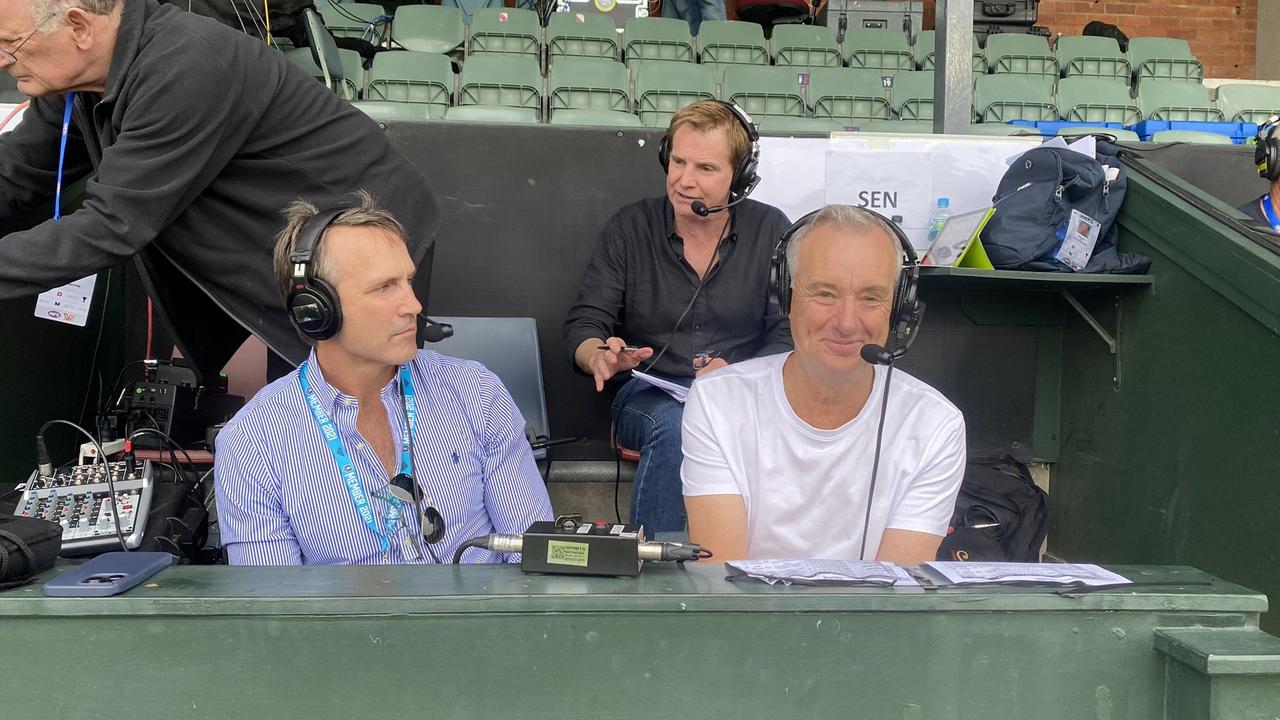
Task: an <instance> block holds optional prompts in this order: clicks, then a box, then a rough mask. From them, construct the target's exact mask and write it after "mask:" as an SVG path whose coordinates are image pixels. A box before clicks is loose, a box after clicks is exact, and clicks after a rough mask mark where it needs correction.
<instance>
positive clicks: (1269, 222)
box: [1238, 118, 1280, 233]
mask: <svg viewBox="0 0 1280 720" xmlns="http://www.w3.org/2000/svg"><path fill="white" fill-rule="evenodd" d="M1277 130H1280V120H1278V119H1277V118H1271V119H1270V120H1268V121H1267V122H1265V123H1263V124H1262V127H1260V128H1258V137H1257V138H1256V142H1257V145H1256V146H1255V147H1254V150H1253V161H1254V162H1255V163H1256V164H1257V166H1258V174H1259V175H1261V176H1262V178H1263V179H1264V180H1270V181H1271V188H1270V189H1269V190H1268V191H1267V192H1266V193H1265V194H1263V195H1262V196H1261V197H1259V198H1257V199H1254V200H1250V201H1249V202H1247V203H1245V204H1243V205H1241V206H1240V207H1239V208H1238V209H1239V210H1240V212H1242V213H1244V214H1245V215H1248V216H1249V217H1251V218H1253V219H1255V220H1257V221H1258V222H1260V223H1262V224H1264V225H1266V226H1268V227H1270V228H1271V229H1272V230H1274V231H1276V232H1277V233H1280V210H1278V209H1277V208H1280V133H1278V132H1277Z"/></svg>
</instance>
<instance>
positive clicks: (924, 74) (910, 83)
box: [893, 70, 934, 120]
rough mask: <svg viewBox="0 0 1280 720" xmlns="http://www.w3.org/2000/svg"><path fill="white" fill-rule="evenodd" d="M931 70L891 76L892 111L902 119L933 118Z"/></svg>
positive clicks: (932, 80)
mask: <svg viewBox="0 0 1280 720" xmlns="http://www.w3.org/2000/svg"><path fill="white" fill-rule="evenodd" d="M933 83H934V79H933V71H932V70H913V71H910V72H900V73H898V74H897V75H894V76H893V111H894V112H895V113H897V114H898V117H899V118H901V119H903V120H933Z"/></svg>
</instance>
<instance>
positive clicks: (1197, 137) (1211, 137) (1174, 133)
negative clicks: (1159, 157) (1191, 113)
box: [1151, 130, 1234, 145]
mask: <svg viewBox="0 0 1280 720" xmlns="http://www.w3.org/2000/svg"><path fill="white" fill-rule="evenodd" d="M1151 142H1155V143H1170V142H1184V143H1198V144H1201V145H1232V144H1234V143H1232V142H1231V138H1229V137H1227V136H1226V135H1219V134H1218V133H1211V132H1197V131H1195V130H1161V131H1160V132H1158V133H1155V134H1154V135H1152V136H1151Z"/></svg>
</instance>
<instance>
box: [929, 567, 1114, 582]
mask: <svg viewBox="0 0 1280 720" xmlns="http://www.w3.org/2000/svg"><path fill="white" fill-rule="evenodd" d="M925 565H926V566H927V567H929V568H931V569H933V570H934V571H936V572H938V573H941V574H942V576H943V577H945V578H946V579H947V580H949V581H951V582H952V583H954V584H956V585H999V584H1005V583H1007V584H1010V585H1086V586H1091V587H1092V586H1100V585H1127V584H1130V583H1131V582H1132V581H1131V580H1129V579H1127V578H1125V577H1123V576H1120V575H1117V574H1115V573H1113V572H1111V571H1110V570H1103V569H1102V568H1100V567H1098V566H1097V565H1080V564H1071V563H983V562H927V563H925Z"/></svg>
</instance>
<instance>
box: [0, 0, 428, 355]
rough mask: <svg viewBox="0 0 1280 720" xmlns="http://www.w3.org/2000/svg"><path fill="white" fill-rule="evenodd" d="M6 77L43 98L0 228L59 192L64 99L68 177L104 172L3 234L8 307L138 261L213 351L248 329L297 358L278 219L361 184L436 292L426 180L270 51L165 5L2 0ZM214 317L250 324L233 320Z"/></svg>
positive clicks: (29, 123)
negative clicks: (64, 205)
mask: <svg viewBox="0 0 1280 720" xmlns="http://www.w3.org/2000/svg"><path fill="white" fill-rule="evenodd" d="M0 69H4V70H5V71H7V72H8V73H9V74H10V75H12V76H13V77H14V78H16V79H17V81H18V89H19V90H20V91H22V92H23V93H25V94H27V95H30V96H32V98H33V100H32V103H31V106H30V108H29V109H28V110H27V112H26V114H25V116H24V117H23V120H22V123H21V124H20V125H19V126H18V127H17V128H16V129H15V130H14V131H13V132H11V133H8V134H6V135H3V136H0V219H4V218H6V217H20V216H23V215H29V214H30V213H32V212H34V211H35V209H36V208H38V207H40V206H41V205H43V204H45V203H47V202H48V201H49V200H50V199H51V198H52V197H53V196H54V191H55V185H56V184H57V181H58V177H59V162H60V160H59V145H60V141H61V140H62V139H63V138H62V134H63V118H64V114H63V113H64V108H65V107H66V104H67V103H68V102H70V103H71V104H72V110H71V113H70V120H71V122H70V128H69V135H70V137H69V138H67V141H66V157H65V160H63V161H61V162H62V173H61V174H62V176H64V177H65V178H67V180H66V181H69V180H70V179H74V178H76V177H79V176H83V175H87V174H91V178H90V180H89V182H88V184H87V186H86V193H85V198H84V203H83V206H82V207H81V208H80V209H78V210H76V211H75V212H72V213H69V214H67V215H65V216H63V217H62V218H61V219H60V220H58V221H52V220H49V221H45V222H42V223H40V224H38V225H36V226H35V227H32V228H30V229H28V230H24V231H21V232H14V233H11V234H9V235H7V236H5V237H3V238H0V299H3V298H12V297H18V296H22V295H34V294H36V293H39V292H41V291H43V290H46V289H49V288H51V287H56V286H58V285H61V284H63V283H66V282H68V281H71V280H74V279H76V278H79V277H82V276H84V275H88V274H92V273H94V272H96V271H98V270H102V269H105V268H108V267H112V266H114V265H117V264H119V263H120V262H121V261H124V260H127V259H129V258H132V257H135V256H137V257H139V259H140V261H141V262H140V265H141V269H142V270H143V273H144V277H146V278H147V279H148V280H149V281H150V285H151V288H152V289H153V290H155V291H157V292H158V293H159V294H160V295H161V297H162V298H163V299H167V300H169V302H168V303H167V304H168V305H169V307H170V310H171V312H172V314H173V315H174V317H173V318H172V319H173V320H174V321H175V323H176V324H177V325H178V326H179V327H180V329H181V328H182V327H183V326H184V325H185V326H187V327H188V329H190V327H192V326H191V325H190V323H191V322H195V321H198V322H199V326H198V327H199V328H201V334H202V335H206V336H207V335H208V334H209V332H208V329H209V328H210V326H211V325H212V326H213V327H214V329H215V330H218V331H220V336H221V340H220V341H218V342H215V343H213V345H214V346H215V347H213V348H212V349H211V350H210V352H211V353H212V354H213V355H214V356H216V357H219V358H221V356H222V355H223V354H227V355H229V353H230V352H232V351H234V349H235V347H234V346H235V345H238V340H239V339H242V338H243V337H244V331H245V330H247V331H249V332H252V333H253V334H255V335H257V336H258V337H259V338H261V339H262V340H263V341H264V342H265V343H266V344H267V346H268V347H270V348H271V349H272V350H273V351H274V352H275V353H276V354H277V355H279V356H281V357H284V358H286V359H289V360H292V361H293V362H298V361H300V360H301V359H302V358H304V357H305V356H306V346H305V345H304V344H303V343H302V341H301V340H300V339H299V337H298V336H297V334H296V333H295V332H294V331H293V329H292V328H291V327H290V325H289V322H288V319H287V318H286V317H285V312H284V309H283V307H282V306H281V301H280V297H279V293H278V292H277V288H276V287H275V284H274V282H273V280H272V276H271V248H272V238H273V237H274V235H275V233H276V232H277V231H278V230H279V229H280V227H281V226H282V224H283V220H282V218H281V216H280V214H279V213H280V209H281V208H283V207H284V206H285V205H287V204H288V203H289V202H290V201H292V200H294V199H295V198H304V199H306V200H309V201H310V202H312V203H314V204H316V205H319V206H329V205H336V204H339V203H340V202H341V201H342V198H343V197H344V196H345V195H347V194H348V193H351V192H352V191H355V190H359V189H364V190H368V191H369V192H370V193H372V194H373V195H374V196H375V197H376V198H377V199H378V200H379V201H380V203H381V204H382V205H383V206H385V207H386V208H387V209H388V210H389V211H390V212H391V213H393V214H394V215H395V216H396V217H398V218H400V219H401V221H402V222H403V223H404V226H405V229H406V234H407V237H406V239H407V241H408V243H409V250H410V253H411V256H412V258H413V260H414V262H415V264H417V265H418V268H419V272H418V275H417V278H418V279H417V281H416V283H415V284H416V286H417V290H418V295H419V297H420V298H424V299H425V297H426V292H425V288H426V283H427V277H428V276H429V275H430V272H429V271H430V258H431V237H432V235H433V233H434V232H435V230H436V228H437V227H438V225H439V211H438V207H437V205H436V202H435V200H434V198H433V197H432V195H431V192H430V190H429V189H428V187H427V183H426V179H425V178H424V177H423V175H422V173H421V172H419V171H418V170H417V169H415V168H414V167H413V166H412V165H410V164H409V162H408V161H407V160H406V159H405V158H404V157H403V156H401V155H400V154H399V153H398V152H397V151H396V150H394V149H393V148H392V147H391V145H390V143H389V142H388V141H387V139H386V137H385V136H384V134H383V132H382V131H381V130H380V129H379V127H378V126H377V124H376V123H374V122H373V121H372V120H370V119H369V118H367V117H366V116H365V115H364V114H363V113H361V112H360V111H359V110H356V109H355V108H353V107H351V106H350V105H349V104H347V103H346V102H344V101H342V100H340V99H339V98H337V97H336V96H334V95H333V94H332V93H330V92H329V91H328V90H327V89H325V87H324V86H323V85H321V84H320V83H317V82H316V81H315V80H313V79H312V78H310V77H308V76H307V75H306V74H304V73H303V72H301V71H299V70H298V69H296V68H294V67H293V66H292V65H291V64H289V63H288V62H286V61H285V60H284V59H283V58H282V57H281V55H280V53H279V52H277V51H276V50H274V49H272V48H270V47H268V46H266V45H265V44H263V43H262V42H260V41H257V40H254V39H253V38H251V37H249V36H247V35H244V34H243V33H239V32H236V31H234V30H231V29H230V28H227V27H224V26H222V25H219V24H218V23H217V22H215V21H213V20H210V19H208V18H203V17H199V16H197V15H193V14H191V13H187V12H184V11H182V10H179V9H178V8H176V7H173V6H170V5H163V6H162V5H160V4H158V3H157V2H156V0H0ZM214 306H216V307H217V308H221V310H222V311H224V313H225V315H229V316H230V317H231V318H233V319H234V320H235V322H236V323H238V324H239V326H240V327H239V328H237V327H236V326H235V325H234V324H231V323H229V322H227V323H225V324H224V326H222V327H219V326H218V325H217V323H216V322H215V321H221V320H222V319H223V313H210V312H208V310H209V309H211V308H212V307H214ZM197 314H198V315H199V316H198V317H196V315H197ZM241 328H243V329H241ZM227 336H232V337H227ZM201 339H207V337H206V338H201Z"/></svg>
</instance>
